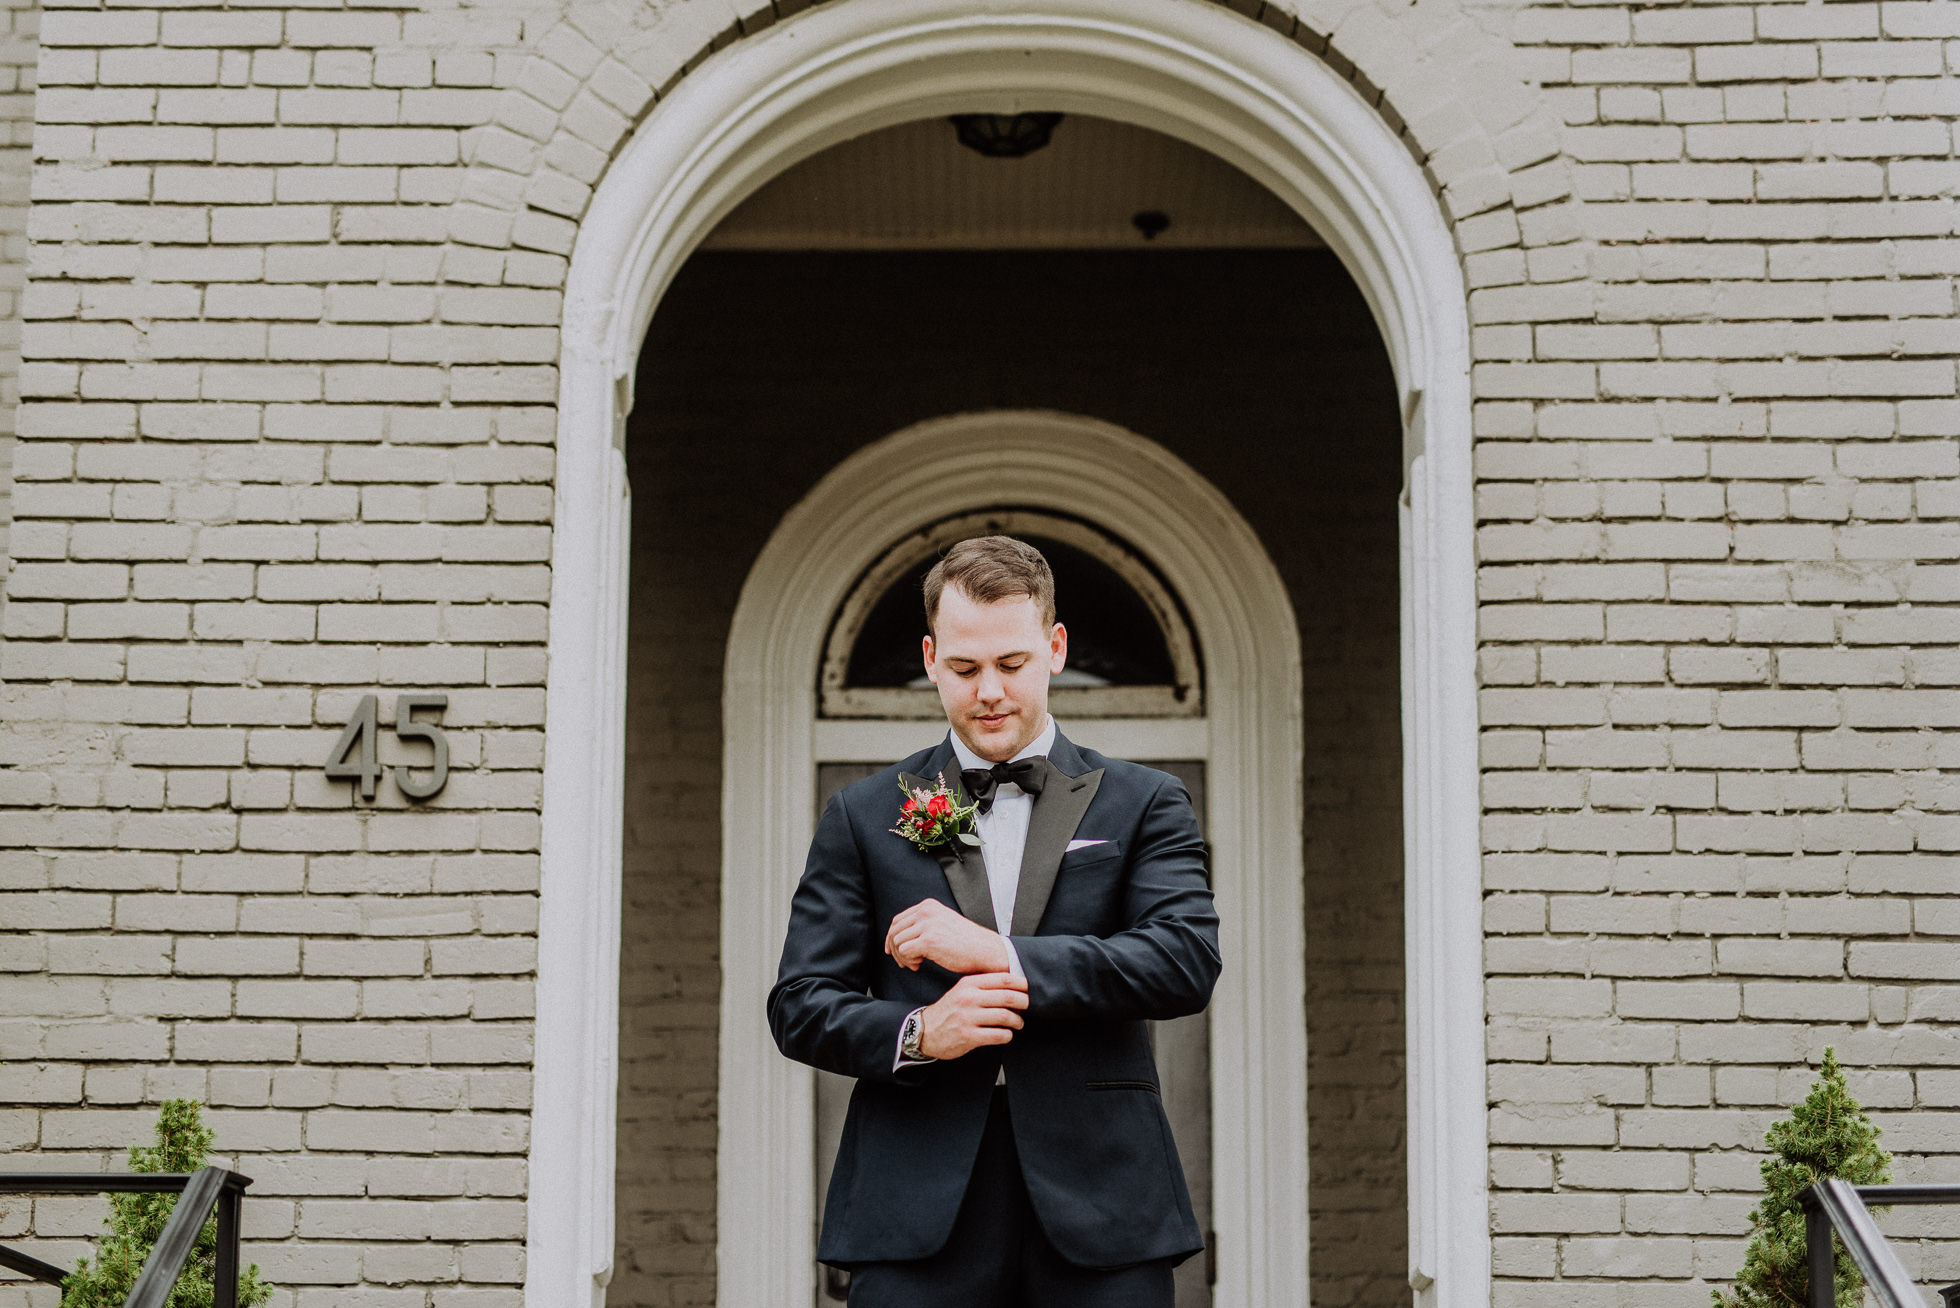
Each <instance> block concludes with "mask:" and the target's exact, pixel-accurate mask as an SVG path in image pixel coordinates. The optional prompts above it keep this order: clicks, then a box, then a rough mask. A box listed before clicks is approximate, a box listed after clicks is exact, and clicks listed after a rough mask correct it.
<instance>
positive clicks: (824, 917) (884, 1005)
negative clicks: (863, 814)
mask: <svg viewBox="0 0 1960 1308" xmlns="http://www.w3.org/2000/svg"><path fill="white" fill-rule="evenodd" d="M885 925H886V924H884V923H880V922H876V921H874V920H873V915H872V903H871V886H870V879H869V877H868V876H867V874H866V872H865V867H864V858H863V854H862V852H861V851H860V849H859V848H858V844H857V840H856V837H855V836H853V835H852V833H851V822H850V816H849V814H848V813H847V812H846V810H845V807H844V797H843V796H842V795H841V794H840V795H838V796H836V797H834V798H833V799H832V800H831V801H830V803H829V804H828V805H826V806H825V808H824V811H823V817H822V818H820V819H819V820H818V822H817V834H816V837H815V839H813V840H812V841H811V842H810V857H809V861H808V863H807V864H806V865H805V866H804V869H803V879H802V880H801V881H799V882H798V883H797V886H796V894H795V895H794V896H793V897H792V898H791V900H790V908H789V930H788V932H787V933H786V934H785V936H784V939H783V957H782V962H781V964H780V965H779V966H778V968H777V971H776V984H775V985H774V986H772V987H771V988H770V990H769V1030H770V1033H771V1034H772V1035H774V1036H775V1038H776V1047H777V1048H778V1049H780V1050H782V1051H783V1053H784V1054H785V1055H787V1056H788V1057H790V1058H794V1059H796V1060H797V1061H798V1062H801V1063H809V1064H810V1065H811V1066H813V1067H819V1068H822V1069H823V1070H824V1071H827V1072H837V1073H839V1074H841V1075H844V1076H854V1077H858V1078H860V1079H863V1080H867V1081H882V1082H885V1083H888V1084H898V1085H916V1084H922V1083H923V1082H924V1080H925V1078H927V1077H928V1076H930V1075H931V1069H932V1068H933V1067H934V1066H936V1065H935V1064H932V1063H921V1064H915V1065H911V1066H906V1067H901V1068H898V1069H896V1070H894V1068H893V1067H892V1060H893V1055H894V1054H896V1052H897V1050H898V1036H899V1028H900V1027H901V1026H903V1025H904V1023H905V1017H906V1014H908V1013H910V1012H911V1011H912V1010H913V1009H914V1008H915V1007H917V1004H915V1003H909V1002H907V1001H905V1000H901V999H877V998H873V997H872V996H871V995H870V994H868V993H867V991H869V990H870V988H871V982H872V976H873V970H874V969H875V968H876V966H877V961H878V959H879V958H880V957H881V956H882V955H883V953H884V939H885V933H884V927H885Z"/></svg>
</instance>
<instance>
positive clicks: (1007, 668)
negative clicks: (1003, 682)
mask: <svg viewBox="0 0 1960 1308" xmlns="http://www.w3.org/2000/svg"><path fill="white" fill-rule="evenodd" d="M1026 664H1027V660H1026V659H1021V660H1020V661H1019V662H1015V663H1003V664H1001V665H1000V670H1001V671H1002V672H1019V671H1020V670H1021V669H1022V668H1023V667H1024V666H1026Z"/></svg>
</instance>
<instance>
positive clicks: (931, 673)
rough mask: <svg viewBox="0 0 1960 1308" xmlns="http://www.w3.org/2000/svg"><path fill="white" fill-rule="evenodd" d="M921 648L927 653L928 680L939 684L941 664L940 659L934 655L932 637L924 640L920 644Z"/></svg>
mask: <svg viewBox="0 0 1960 1308" xmlns="http://www.w3.org/2000/svg"><path fill="white" fill-rule="evenodd" d="M920 648H921V650H922V651H923V652H924V654H925V660H926V680H927V681H930V682H931V683H932V684H933V685H935V686H937V685H938V684H939V664H938V661H937V660H936V659H934V658H933V657H932V637H931V636H927V637H926V638H925V640H924V642H923V643H922V645H921V646H920Z"/></svg>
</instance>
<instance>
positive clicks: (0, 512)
mask: <svg viewBox="0 0 1960 1308" xmlns="http://www.w3.org/2000/svg"><path fill="white" fill-rule="evenodd" d="M0 19H4V22H5V29H4V34H0V123H4V127H5V130H4V134H0V622H4V621H5V606H6V603H7V595H6V585H5V576H6V572H7V566H8V560H9V559H10V558H11V554H10V552H9V550H8V546H7V538H8V535H9V532H10V530H11V528H12V525H13V483H14V478H13V462H14V406H15V405H16V404H17V403H18V402H19V400H20V387H19V376H20V292H21V287H22V286H23V284H24V283H25V281H26V277H27V188H28V177H29V173H30V172H31V171H32V167H33V156H32V153H31V150H30V147H31V146H32V144H33V135H34V63H35V56H36V54H37V53H38V48H39V47H38V40H37V34H38V31H39V28H40V19H41V10H40V6H39V5H36V4H25V3H19V2H18V0H15V2H13V3H9V4H6V5H0Z"/></svg>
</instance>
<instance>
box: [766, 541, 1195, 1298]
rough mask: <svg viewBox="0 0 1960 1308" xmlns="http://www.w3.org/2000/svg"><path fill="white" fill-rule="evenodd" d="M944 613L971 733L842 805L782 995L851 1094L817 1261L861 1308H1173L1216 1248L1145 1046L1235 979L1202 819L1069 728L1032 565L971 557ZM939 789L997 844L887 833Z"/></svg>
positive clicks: (1059, 640) (943, 679) (1046, 611)
mask: <svg viewBox="0 0 1960 1308" xmlns="http://www.w3.org/2000/svg"><path fill="white" fill-rule="evenodd" d="M925 609H926V627H927V632H928V634H927V635H926V637H925V638H924V642H923V652H924V658H925V668H926V674H927V676H928V677H930V678H931V680H932V682H933V684H934V685H935V686H936V687H937V689H938V691H939V698H940V702H941V704H942V705H943V706H944V708H945V710H946V717H947V721H948V723H949V725H950V728H951V730H950V731H949V733H948V735H947V737H946V738H945V739H943V740H942V741H940V742H939V744H937V745H936V746H934V747H932V748H929V749H924V750H921V751H919V752H918V753H916V754H914V755H912V756H911V757H910V758H907V759H905V760H903V761H902V762H901V763H899V764H898V765H896V766H894V767H891V768H888V769H886V770H885V771H883V772H880V773H878V774H877V775H876V776H873V777H869V778H867V779H865V780H863V781H860V782H858V783H857V784H855V785H853V786H850V787H848V788H846V789H845V790H843V791H842V792H840V793H839V794H838V795H837V796H836V797H835V798H834V799H832V800H831V802H830V804H829V805H828V806H827V807H826V808H825V810H824V813H823V816H822V818H821V820H820V821H819V822H818V824H817V832H816V837H815V839H813V840H812V841H811V844H810V856H809V860H808V863H807V864H806V866H805V869H804V872H803V878H802V880H801V882H799V883H798V886H797V889H796V895H795V898H794V900H793V901H792V903H791V907H790V921H789V929H788V932H787V936H786V938H785V941H784V945H783V957H782V965H781V969H780V971H779V974H778V977H777V981H776V984H775V986H774V987H773V988H772V989H771V991H770V994H769V1026H770V1030H771V1031H772V1032H773V1033H774V1035H775V1038H776V1044H777V1046H778V1047H779V1048H780V1049H781V1050H782V1051H783V1053H784V1054H786V1055H788V1056H789V1057H791V1058H795V1059H799V1060H801V1061H803V1062H806V1063H810V1064H812V1065H814V1066H816V1067H820V1068H824V1069H827V1070H829V1071H832V1072H838V1073H841V1074H843V1075H846V1076H852V1077H856V1078H857V1085H856V1088H855V1089H854V1090H853V1092H852V1095H851V1104H850V1111H849V1114H848V1116H847V1117H846V1119H845V1123H844V1133H843V1138H842V1140H841V1142H840V1143H839V1145H838V1150H837V1163H836V1167H835V1169H834V1170H833V1172H832V1174H831V1182H830V1190H829V1194H828V1198H827V1199H826V1203H825V1211H824V1223H823V1231H822V1234H821V1237H820V1239H819V1242H818V1249H817V1256H818V1258H820V1259H821V1260H823V1261H824V1262H826V1263H830V1264H832V1265H834V1266H838V1267H844V1268H848V1269H850V1270H851V1272H852V1280H851V1294H850V1302H851V1304H852V1305H853V1308H940V1306H941V1305H943V1306H944V1308H987V1306H988V1305H999V1306H1000V1308H1007V1306H1008V1305H1016V1306H1019V1305H1029V1306H1031V1308H1047V1306H1049V1305H1053V1306H1055V1308H1063V1306H1066V1308H1104V1306H1105V1305H1108V1306H1109V1308H1118V1306H1119V1305H1120V1308H1170V1305H1171V1303H1172V1290H1171V1268H1172V1267H1174V1266H1175V1265H1176V1264H1177V1263H1179V1262H1181V1261H1183V1260H1184V1259H1185V1258H1187V1257H1189V1256H1190V1255H1191V1254H1193V1253H1195V1252H1197V1251H1198V1250H1199V1249H1200V1248H1202V1247H1203V1239H1202V1237H1201V1236H1200V1234H1199V1231H1198V1226H1197V1221H1196V1219H1195V1218H1194V1217H1193V1215H1192V1211H1191V1202H1190V1198H1189V1196H1188V1195H1187V1193H1186V1190H1185V1184H1184V1175H1183V1172H1182V1170H1181V1168H1180V1166H1179V1164H1178V1160H1177V1151H1176V1148H1175V1146H1174V1145H1173V1143H1172V1141H1171V1132H1170V1124H1169V1122H1168V1120H1167V1119H1166V1118H1165V1116H1164V1110H1163V1105H1162V1099H1161V1096H1160V1093H1159V1089H1158V1081H1157V1070H1156V1066H1155V1063H1154V1062H1153V1060H1152V1058H1151V1054H1150V1045H1149V1039H1148V1035H1147V1029H1146V1027H1145V1022H1146V1021H1147V1020H1150V1019H1162V1018H1172V1017H1180V1016H1183V1015H1186V1014H1189V1013H1195V1012H1198V1011H1200V1010H1201V1009H1203V1008H1204V1006H1205V1004H1206V1003H1207V1002H1208V1001H1209V1000H1210V997H1211V990H1212V986H1213V984H1214V983H1215V982H1216V981H1217V979H1218V973H1219V968H1220V959H1219V953H1218V917H1217V914H1216V912H1215V910H1214V908H1213V905H1212V898H1211V891H1210V888H1209V884H1208V878H1207V875H1206V855H1207V850H1206V846H1205V843H1204V840H1203V839H1202V837H1201V836H1200V835H1199V828H1198V821H1197V816H1196V814H1195V813H1194V812H1193V810H1192V806H1191V800H1190V796H1189V795H1188V793H1187V792H1186V791H1185V789H1184V787H1183V785H1182V784H1181V783H1180V782H1179V781H1178V780H1177V779H1176V778H1174V777H1172V776H1169V775H1167V774H1166V773H1163V772H1158V771H1156V770H1154V769H1151V768H1146V767H1142V766H1140V765H1138V764H1134V763H1127V762H1122V761H1119V760H1116V759H1111V758H1106V757H1104V756H1103V755H1101V754H1099V753H1097V752H1095V751H1094V750H1089V749H1083V748H1081V747H1079V746H1077V745H1075V744H1074V743H1072V742H1071V741H1070V740H1069V739H1068V738H1067V737H1066V736H1064V735H1062V734H1061V732H1060V730H1059V729H1058V728H1057V727H1056V725H1055V722H1054V720H1053V719H1052V718H1051V717H1050V716H1049V714H1048V682H1049V678H1050V677H1052V676H1053V675H1054V674H1055V673H1057V672H1060V671H1061V670H1062V666H1063V664H1064V662H1065V661H1066V658H1067V653H1068V633H1067V631H1066V629H1065V628H1064V627H1063V626H1062V625H1061V624H1060V623H1058V622H1056V621H1055V591H1054V578H1053V575H1052V573H1051V572H1050V571H1049V568H1048V564H1047V561H1046V560H1045V559H1043V558H1042V556H1041V554H1040V552H1039V551H1037V550H1036V549H1034V547H1033V546H1031V545H1028V544H1026V543H1025V542H1022V541H1018V540H1014V539H1012V538H1010V537H1005V536H989V537H982V538H979V539H975V540H968V541H962V542H960V543H959V544H957V545H955V546H953V547H952V549H951V550H949V551H948V552H947V554H946V555H945V557H944V558H942V559H941V560H940V561H939V562H938V563H937V564H936V565H934V567H933V569H932V571H931V572H930V573H929V574H928V575H927V577H926V583H925ZM942 777H943V778H944V779H945V781H946V782H947V784H948V787H949V789H951V790H952V791H953V792H954V796H953V797H954V799H955V802H957V803H958V804H960V805H961V806H964V805H966V804H968V803H971V804H972V805H973V806H974V807H975V810H976V814H975V817H974V819H973V820H972V821H971V822H969V823H968V824H966V825H967V827H968V829H969V830H971V829H972V828H973V827H975V826H977V833H975V834H977V835H978V837H979V839H980V841H981V842H982V843H981V844H979V845H978V846H977V847H976V846H974V845H971V844H969V843H967V842H965V841H962V840H959V839H950V840H947V841H945V842H943V843H938V844H934V845H932V847H930V848H928V849H921V848H919V847H918V846H917V845H915V844H914V842H913V841H912V840H911V839H909V838H908V837H907V836H905V835H901V834H899V833H898V832H897V831H895V830H894V828H902V827H903V826H904V824H903V823H902V822H901V806H902V805H903V804H904V803H905V800H906V797H907V795H908V794H910V793H912V792H914V791H918V790H925V791H930V790H932V789H933V788H934V787H935V786H936V785H937V784H938V782H939V780H940V779H941V778H942ZM901 787H903V790H901Z"/></svg>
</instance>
